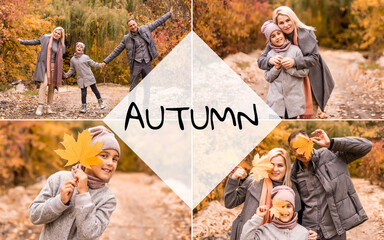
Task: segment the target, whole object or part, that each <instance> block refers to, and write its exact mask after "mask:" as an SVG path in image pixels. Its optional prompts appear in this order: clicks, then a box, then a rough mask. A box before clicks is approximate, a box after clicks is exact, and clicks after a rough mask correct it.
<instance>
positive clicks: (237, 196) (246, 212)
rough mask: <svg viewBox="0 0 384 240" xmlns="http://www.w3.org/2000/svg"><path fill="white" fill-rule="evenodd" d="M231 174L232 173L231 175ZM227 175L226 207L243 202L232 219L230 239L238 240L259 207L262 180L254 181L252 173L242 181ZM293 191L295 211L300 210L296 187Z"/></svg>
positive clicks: (233, 206)
mask: <svg viewBox="0 0 384 240" xmlns="http://www.w3.org/2000/svg"><path fill="white" fill-rule="evenodd" d="M231 176H232V175H231ZM231 176H229V177H228V180H227V184H226V185H225V189H224V205H225V207H226V208H230V209H231V208H235V207H237V206H239V205H240V204H242V203H244V206H243V209H242V211H241V213H240V215H239V216H238V217H237V218H236V219H235V221H233V224H232V230H231V240H239V239H240V235H241V231H242V229H243V226H244V224H245V223H246V222H247V221H248V220H249V219H251V218H252V216H253V215H254V214H255V213H256V209H257V208H258V207H259V202H260V197H261V191H262V190H263V183H264V180H260V181H259V182H256V181H255V179H254V178H253V175H249V176H248V177H247V178H246V179H245V180H244V181H241V180H240V179H233V178H232V177H231ZM293 190H294V191H295V195H296V196H295V211H297V212H298V211H300V210H301V199H300V195H299V193H298V192H297V190H296V188H295V187H293Z"/></svg>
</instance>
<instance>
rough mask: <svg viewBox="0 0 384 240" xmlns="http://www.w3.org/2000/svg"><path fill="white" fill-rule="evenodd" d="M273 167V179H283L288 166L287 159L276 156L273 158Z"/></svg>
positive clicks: (270, 175) (271, 176) (271, 177)
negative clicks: (286, 164)
mask: <svg viewBox="0 0 384 240" xmlns="http://www.w3.org/2000/svg"><path fill="white" fill-rule="evenodd" d="M271 163H272V164H273V169H272V171H271V173H270V174H269V178H270V179H271V180H273V181H283V180H284V176H285V172H286V170H287V167H286V166H285V160H284V158H283V157H282V156H276V157H274V158H272V159H271Z"/></svg>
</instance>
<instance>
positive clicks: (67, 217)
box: [28, 171, 116, 240]
mask: <svg viewBox="0 0 384 240" xmlns="http://www.w3.org/2000/svg"><path fill="white" fill-rule="evenodd" d="M73 177H74V175H73V173H72V172H70V171H60V172H57V173H55V174H53V175H51V176H50V177H49V178H48V180H47V183H46V185H45V186H44V188H43V189H42V190H41V192H40V193H39V195H38V196H37V197H36V199H35V200H34V201H33V202H32V203H31V205H30V206H29V209H28V210H29V218H30V220H31V222H32V223H33V224H44V227H43V230H42V231H41V234H40V240H43V239H44V240H45V239H47V240H63V239H71V240H80V239H89V240H90V239H98V238H99V237H100V236H101V234H102V233H103V232H104V230H105V229H106V228H107V226H108V223H109V218H110V216H111V214H112V212H113V211H114V210H115V208H116V198H115V196H114V195H113V193H112V192H111V190H110V189H109V187H108V186H106V185H105V186H104V187H102V188H99V189H90V188H88V192H86V193H83V194H78V192H77V188H75V191H74V193H73V195H72V198H71V200H70V202H69V203H70V204H69V206H67V205H64V204H63V202H62V201H61V198H60V190H61V186H62V185H63V184H64V183H65V181H66V180H67V179H69V178H73Z"/></svg>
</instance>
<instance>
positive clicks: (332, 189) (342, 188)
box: [291, 137, 372, 235]
mask: <svg viewBox="0 0 384 240" xmlns="http://www.w3.org/2000/svg"><path fill="white" fill-rule="evenodd" d="M332 141H333V144H332V146H331V149H330V150H329V149H327V148H321V149H319V150H314V153H313V156H312V158H311V161H312V163H313V165H314V169H315V170H314V171H315V175H316V176H317V178H318V179H319V181H320V183H321V185H322V186H323V187H324V189H325V192H326V194H327V204H328V208H329V211H330V213H331V214H330V215H331V218H332V221H333V223H334V224H335V227H336V231H337V233H338V235H342V234H343V233H345V231H347V230H349V229H352V228H354V227H356V226H357V225H359V224H361V223H363V222H364V221H366V220H367V219H368V216H367V214H366V213H365V211H364V209H363V206H362V205H361V202H360V200H359V197H358V196H357V193H356V190H355V188H354V186H353V183H352V180H351V177H350V175H349V171H348V163H351V162H353V161H355V160H357V159H359V158H361V157H363V156H365V155H366V154H368V153H369V152H370V151H371V148H372V143H371V142H370V141H368V140H366V139H364V138H357V137H345V138H334V139H333V140H332ZM298 161H299V160H297V159H296V160H295V162H294V164H293V167H292V175H291V176H292V177H291V179H292V181H293V182H294V183H295V184H298V182H297V176H296V175H297V172H298V169H299V162H298Z"/></svg>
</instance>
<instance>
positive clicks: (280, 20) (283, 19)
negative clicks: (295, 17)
mask: <svg viewBox="0 0 384 240" xmlns="http://www.w3.org/2000/svg"><path fill="white" fill-rule="evenodd" d="M276 20H277V26H279V28H280V29H281V31H283V33H285V34H290V33H292V32H293V29H294V27H295V25H294V23H293V22H292V20H291V19H290V18H289V17H288V16H286V15H282V14H280V15H278V16H277V18H276Z"/></svg>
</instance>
